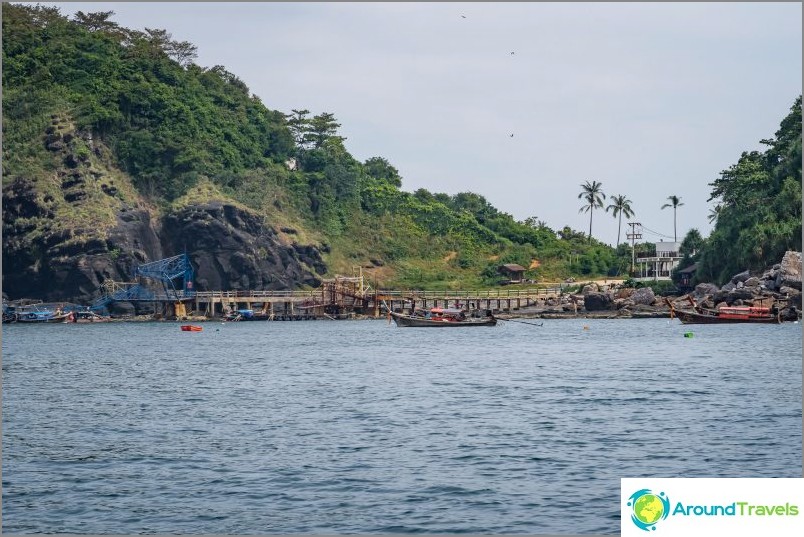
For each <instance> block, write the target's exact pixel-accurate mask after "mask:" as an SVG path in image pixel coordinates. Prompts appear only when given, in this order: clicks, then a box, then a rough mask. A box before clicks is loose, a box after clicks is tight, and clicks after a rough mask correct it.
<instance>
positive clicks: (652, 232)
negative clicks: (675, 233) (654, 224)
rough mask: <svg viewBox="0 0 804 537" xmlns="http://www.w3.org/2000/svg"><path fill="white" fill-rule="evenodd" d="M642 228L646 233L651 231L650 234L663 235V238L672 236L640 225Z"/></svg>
mask: <svg viewBox="0 0 804 537" xmlns="http://www.w3.org/2000/svg"><path fill="white" fill-rule="evenodd" d="M642 229H644V230H645V231H647V232H648V233H651V234H652V235H656V236H657V237H664V238H665V239H672V238H673V237H672V236H671V235H665V234H664V233H659V232H658V231H654V230H652V229H650V228H649V227H645V226H644V225H643V226H642Z"/></svg>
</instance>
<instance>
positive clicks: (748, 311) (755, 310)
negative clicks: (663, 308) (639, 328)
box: [665, 297, 782, 324]
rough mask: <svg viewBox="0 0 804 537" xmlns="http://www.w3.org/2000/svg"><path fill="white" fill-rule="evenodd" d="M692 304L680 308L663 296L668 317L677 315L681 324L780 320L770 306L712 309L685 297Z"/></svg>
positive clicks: (758, 322) (779, 315)
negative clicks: (686, 307)
mask: <svg viewBox="0 0 804 537" xmlns="http://www.w3.org/2000/svg"><path fill="white" fill-rule="evenodd" d="M687 298H688V300H689V301H690V304H691V306H692V309H691V310H687V309H680V308H676V307H675V306H673V303H672V302H670V301H669V300H668V299H667V298H665V302H666V303H667V305H668V306H670V317H678V320H679V321H681V322H682V323H683V324H733V323H751V324H779V323H781V322H782V318H781V314H780V313H778V312H777V313H775V314H774V313H773V312H772V311H771V309H770V308H766V307H759V306H728V307H723V308H720V309H716V310H712V309H708V308H703V307H701V306H699V305H698V304H696V303H695V300H693V298H692V297H687Z"/></svg>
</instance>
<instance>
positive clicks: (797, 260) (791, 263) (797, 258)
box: [776, 251, 801, 289]
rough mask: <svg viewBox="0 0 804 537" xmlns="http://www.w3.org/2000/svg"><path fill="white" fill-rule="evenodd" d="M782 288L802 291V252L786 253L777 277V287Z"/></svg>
mask: <svg viewBox="0 0 804 537" xmlns="http://www.w3.org/2000/svg"><path fill="white" fill-rule="evenodd" d="M782 286H787V287H795V288H796V289H801V252H793V251H788V252H785V254H784V257H783V258H782V262H781V267H780V269H779V275H778V276H776V287H778V288H781V287H782Z"/></svg>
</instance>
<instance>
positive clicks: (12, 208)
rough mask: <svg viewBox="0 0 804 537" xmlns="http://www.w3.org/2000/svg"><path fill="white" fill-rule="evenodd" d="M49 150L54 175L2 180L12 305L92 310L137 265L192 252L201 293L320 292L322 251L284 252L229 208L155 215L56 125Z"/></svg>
mask: <svg viewBox="0 0 804 537" xmlns="http://www.w3.org/2000/svg"><path fill="white" fill-rule="evenodd" d="M42 141H43V145H44V147H45V149H46V150H47V152H48V155H49V156H50V157H51V158H52V159H53V163H54V166H55V167H56V170H55V172H54V173H52V174H51V175H49V176H47V177H13V178H6V183H5V186H4V188H3V291H4V293H5V294H6V295H7V297H8V298H9V299H10V300H16V299H20V298H37V299H40V300H45V301H71V302H78V303H83V304H88V303H91V302H92V301H93V300H94V299H95V298H96V297H97V296H98V295H99V294H100V289H101V287H102V285H103V282H104V281H105V280H113V281H118V282H128V281H132V280H133V279H134V271H135V269H136V267H137V266H138V265H141V264H143V263H147V262H150V261H155V260H158V259H163V258H166V257H171V256H174V255H178V254H180V253H183V252H186V253H188V254H189V255H190V258H191V262H192V264H193V266H194V268H195V270H196V282H195V283H196V289H197V290H216V291H217V290H222V291H228V290H241V289H242V290H245V289H253V290H285V289H294V288H296V287H299V286H301V285H309V286H317V285H318V284H319V283H320V281H321V280H320V278H319V277H320V276H321V275H323V274H325V273H326V272H327V267H326V265H325V263H324V261H323V259H322V256H321V251H320V250H319V247H318V246H316V245H312V244H300V243H298V242H293V243H291V244H287V243H283V242H282V241H281V240H280V238H279V235H278V233H277V232H276V230H275V229H274V228H273V227H272V226H271V223H270V222H265V221H264V218H263V217H262V216H259V215H257V214H256V213H254V212H252V211H250V210H249V209H246V208H244V207H242V206H238V205H236V204H234V203H231V202H225V201H209V202H205V203H196V204H189V205H186V206H185V207H183V208H182V209H178V210H171V209H166V208H163V209H161V210H158V209H156V208H155V207H152V206H150V205H149V204H148V203H146V202H145V201H144V199H143V198H142V197H141V196H140V195H139V193H138V192H137V191H136V190H135V189H134V188H133V186H132V185H131V183H130V181H129V180H128V179H127V178H126V177H125V176H124V175H123V174H121V173H120V172H119V170H116V169H114V168H113V167H112V166H111V165H109V164H107V162H106V160H105V156H108V149H106V148H105V147H104V146H103V145H102V144H101V143H99V142H97V141H93V139H92V137H91V136H90V135H89V134H87V133H80V132H78V131H76V129H75V126H74V125H73V124H72V123H71V122H69V120H67V119H64V118H62V117H59V116H57V115H54V116H53V117H52V122H51V125H50V126H49V127H48V128H47V131H46V132H45V134H44V136H43V138H42Z"/></svg>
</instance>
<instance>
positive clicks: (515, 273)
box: [497, 263, 525, 283]
mask: <svg viewBox="0 0 804 537" xmlns="http://www.w3.org/2000/svg"><path fill="white" fill-rule="evenodd" d="M497 271H498V272H499V273H500V274H502V275H503V276H505V277H506V278H508V282H507V283H522V282H523V281H524V279H525V267H523V266H522V265H517V264H516V263H509V264H507V265H501V266H500V267H499V268H498V269H497Z"/></svg>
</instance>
